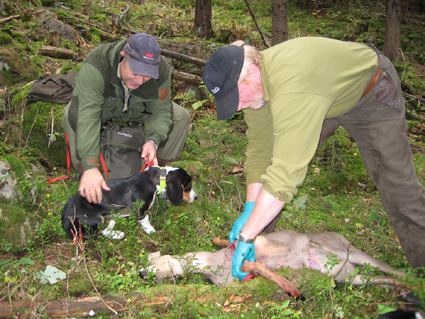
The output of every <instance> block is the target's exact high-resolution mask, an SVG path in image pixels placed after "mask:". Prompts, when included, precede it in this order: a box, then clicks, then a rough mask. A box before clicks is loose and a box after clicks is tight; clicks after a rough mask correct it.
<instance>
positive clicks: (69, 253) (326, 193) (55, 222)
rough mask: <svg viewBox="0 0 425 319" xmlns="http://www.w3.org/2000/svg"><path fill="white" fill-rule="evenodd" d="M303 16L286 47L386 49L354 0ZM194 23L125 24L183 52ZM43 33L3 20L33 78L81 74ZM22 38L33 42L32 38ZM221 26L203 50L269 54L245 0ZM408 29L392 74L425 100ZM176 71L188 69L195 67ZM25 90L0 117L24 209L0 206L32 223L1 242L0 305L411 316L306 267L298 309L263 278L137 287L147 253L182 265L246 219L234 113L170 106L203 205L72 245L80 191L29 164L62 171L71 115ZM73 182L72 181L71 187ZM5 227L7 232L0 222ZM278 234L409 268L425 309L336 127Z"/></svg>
mask: <svg viewBox="0 0 425 319" xmlns="http://www.w3.org/2000/svg"><path fill="white" fill-rule="evenodd" d="M32 5H35V4H31V3H27V2H25V3H19V6H21V7H23V8H27V9H29V8H31V6H32ZM127 5H128V3H126V2H118V3H112V2H110V1H106V2H105V1H102V2H99V1H94V2H88V3H86V2H85V1H65V2H64V3H63V4H61V5H60V9H57V16H58V18H59V19H64V20H65V19H66V21H68V23H69V24H70V25H74V26H80V27H81V25H80V23H83V22H84V23H85V21H82V20H81V19H80V18H77V17H76V16H75V15H74V14H73V13H72V12H82V11H83V10H86V9H87V8H86V6H87V7H88V11H87V12H89V13H87V14H90V20H91V22H92V23H94V24H96V25H97V26H99V27H100V26H101V27H103V28H108V27H109V25H108V21H109V19H110V17H111V16H112V15H113V14H119V13H120V12H122V11H123V9H125V8H127ZM63 6H65V7H63ZM300 6H301V3H297V2H294V3H290V4H289V14H288V27H289V35H290V38H292V37H299V36H324V37H332V38H336V39H341V40H347V41H356V42H363V43H374V44H375V45H377V47H378V48H382V46H383V35H384V31H385V17H384V16H383V12H384V11H385V10H384V8H383V6H382V4H381V2H379V1H373V2H370V3H368V4H367V6H365V5H364V4H363V3H361V2H359V1H354V3H353V4H352V5H350V6H344V5H338V6H336V5H335V6H332V7H328V8H325V7H322V8H320V7H317V8H315V9H314V10H313V11H306V10H302V9H300ZM85 8H86V9H85ZM69 10H71V11H69ZM252 10H253V11H254V13H255V14H256V15H257V17H258V24H259V26H260V29H261V30H262V31H263V32H264V33H265V34H269V33H270V31H271V19H270V17H271V10H270V6H269V4H268V3H267V5H265V4H264V3H263V2H255V1H254V2H253V3H252ZM23 18H24V17H23ZM193 18H194V3H193V1H187V0H183V1H176V0H172V1H157V2H144V3H143V4H140V3H137V4H136V3H132V9H131V10H130V11H129V15H128V16H127V18H126V19H124V26H123V27H128V26H129V25H130V24H131V27H132V29H134V30H139V31H145V32H149V33H151V34H153V35H155V36H156V37H158V38H161V39H167V38H168V39H171V40H175V41H177V42H178V41H182V42H183V41H188V39H189V40H190V39H192V38H193V36H192V35H191V34H190V28H191V21H192V20H193ZM409 18H415V16H410V17H409ZM416 18H417V17H416ZM366 22H367V23H366ZM37 23H38V20H36V19H33V18H32V16H31V15H25V19H23V21H22V25H19V23H17V22H16V21H15V20H12V21H9V22H7V23H3V24H2V32H1V33H0V34H3V33H6V34H10V35H13V36H14V37H11V36H9V37H6V36H2V37H1V39H3V40H2V45H4V47H9V46H12V45H13V44H14V45H15V47H18V49H16V52H18V53H19V54H20V55H23V54H24V52H27V53H28V57H26V59H27V62H28V63H30V62H32V64H29V65H30V67H29V70H31V71H33V66H34V65H35V66H36V67H37V68H38V70H37V71H35V72H34V73H33V74H34V75H33V77H34V78H33V79H32V80H35V77H37V76H38V75H40V74H44V72H47V71H50V72H51V71H56V70H57V69H58V68H61V71H64V70H68V69H78V67H79V63H80V61H65V63H64V62H63V61H61V60H59V59H51V58H46V57H41V56H40V55H38V54H37V50H38V49H39V48H40V47H41V43H44V42H43V41H44V38H43V36H44V35H39V34H36V32H35V30H36V24H37ZM20 27H26V28H28V29H31V31H28V32H27V31H25V32H24V30H25V29H20ZM213 27H214V30H215V33H216V38H213V39H210V40H208V41H203V42H202V44H199V45H200V46H204V45H205V46H207V45H208V46H209V45H211V46H212V47H218V46H220V45H223V43H222V42H223V41H224V42H226V41H227V42H228V41H231V40H236V38H245V39H247V41H249V42H250V43H251V44H253V45H256V46H258V47H259V48H260V49H262V48H263V43H262V40H261V37H260V35H259V32H258V30H257V29H256V27H255V25H254V23H253V21H252V19H251V18H250V16H249V14H248V13H247V9H246V5H245V3H244V2H243V1H239V0H238V1H230V2H229V1H221V0H220V1H216V2H213ZM82 28H83V27H82ZM402 28H403V30H405V32H404V33H403V39H402V43H403V48H402V49H403V51H404V54H405V55H404V57H403V56H402V57H400V58H399V60H397V61H396V66H397V69H398V70H399V72H400V74H401V75H404V77H403V84H404V85H405V86H406V88H408V89H409V92H408V93H409V94H411V95H416V96H421V95H423V94H424V89H425V88H424V84H423V83H424V81H423V74H422V75H421V74H419V75H418V74H416V72H417V71H418V67H419V65H418V64H417V63H418V61H419V62H420V61H422V60H421V52H423V51H424V50H423V49H424V48H425V42H424V41H423V37H420V35H422V33H423V31H424V30H423V28H419V27H417V25H415V27H412V25H409V24H407V25H404V26H403V27H402ZM226 30H231V31H232V32H231V35H230V36H229V37H228V38H226V39H224V38H223V35H226V34H228V33H226V32H225V31H226ZM221 31H223V32H221ZM84 32H87V33H88V34H85V35H84V37H85V39H86V41H89V40H88V38H90V39H91V41H90V45H93V46H95V45H98V44H100V43H103V42H107V41H111V39H105V38H103V37H102V32H101V31H100V29H99V28H95V27H91V28H89V29H87V30H85V31H84ZM37 39H39V40H40V39H41V40H40V41H38V40H37ZM24 40H25V41H24ZM193 41H196V40H193ZM219 42H220V43H219ZM33 44H34V45H33ZM64 46H66V47H69V48H72V49H77V48H76V46H75V44H71V43H68V42H66V43H64ZM171 62H172V61H171ZM421 63H423V62H421ZM170 64H173V65H177V63H170ZM179 65H180V67H181V68H182V69H184V68H186V67H187V65H184V64H179ZM0 72H1V73H0V78H2V79H6V80H7V81H11V82H12V77H11V76H10V74H8V75H7V76H4V75H5V72H6V71H4V70H3V69H1V70H0ZM26 80H27V79H25V81H21V80H19V81H20V82H18V84H16V85H13V84H12V83H11V82H8V83H10V85H11V88H9V89H8V90H7V91H5V92H4V93H3V99H4V100H5V106H4V107H3V109H2V108H1V107H0V116H1V120H5V121H7V125H5V126H2V127H1V128H0V131H1V135H0V136H1V139H0V160H2V161H7V162H8V163H10V164H11V166H12V172H13V173H12V174H14V175H16V176H18V183H17V184H16V186H14V187H15V188H16V189H19V191H20V195H19V198H18V200H17V201H15V202H13V203H12V204H11V203H10V202H7V203H0V214H4V212H5V211H6V210H10V211H12V213H13V215H14V216H15V217H16V218H18V217H19V218H22V220H23V222H22V223H26V222H27V219H26V217H27V216H30V217H31V223H32V222H33V224H31V225H32V227H33V228H31V231H30V232H31V234H32V235H33V236H32V237H31V238H29V239H28V242H27V244H25V245H21V244H20V243H18V242H17V241H16V242H14V241H13V238H9V237H7V236H2V238H1V239H0V251H1V256H0V282H1V285H0V300H2V301H15V300H21V299H31V300H32V301H33V303H34V304H37V302H43V301H47V300H55V299H64V300H71V299H75V298H84V297H88V296H106V295H123V296H125V298H126V299H127V300H128V303H129V305H128V308H127V309H126V312H125V314H124V315H123V317H127V318H141V317H149V318H163V317H168V318H175V317H182V318H204V317H205V318H234V317H243V318H376V317H377V316H378V314H379V313H381V312H384V311H387V310H388V309H395V308H397V307H399V306H401V307H408V306H411V305H410V304H400V302H399V300H398V298H397V297H398V294H399V291H397V290H396V289H395V288H394V287H389V288H382V287H378V286H374V285H365V286H360V287H353V286H351V285H350V284H348V283H346V284H335V282H334V281H333V279H332V278H330V277H328V276H326V275H324V274H321V273H319V272H317V271H314V270H311V269H301V270H292V269H286V268H285V269H282V270H280V271H279V274H281V275H282V276H284V277H286V278H287V279H289V280H290V281H292V282H293V283H294V284H295V285H296V286H297V287H298V288H299V289H300V290H301V292H302V293H303V295H304V296H305V297H306V301H304V302H302V301H296V300H292V299H289V298H288V296H287V295H286V294H285V293H284V292H283V291H282V290H281V289H280V288H279V287H277V286H275V284H274V283H271V282H269V281H267V280H266V279H264V278H257V279H255V280H252V281H248V282H246V283H240V282H235V283H233V284H231V285H228V286H225V287H215V286H213V285H211V284H210V283H209V282H208V281H207V280H206V279H205V278H204V277H203V276H202V275H200V274H197V275H193V274H189V273H185V275H183V276H181V277H179V278H176V279H175V280H173V281H170V282H165V283H162V284H157V283H155V281H154V279H153V278H149V279H148V280H142V279H140V278H139V277H138V272H139V270H140V268H142V267H146V266H147V265H148V255H149V254H150V253H152V252H156V251H160V252H161V254H171V255H177V254H184V253H187V252H190V251H199V250H207V251H214V250H216V249H218V248H217V247H215V246H214V245H213V244H212V242H211V239H212V238H213V237H215V236H218V237H220V238H227V236H228V233H229V231H230V229H231V227H232V224H233V222H234V221H235V220H236V219H237V218H238V217H239V215H240V214H241V210H242V209H243V205H244V202H245V178H244V175H243V173H241V172H240V170H241V169H242V168H243V163H244V160H245V150H246V144H247V140H246V137H245V133H246V130H247V127H246V124H245V122H244V120H243V115H242V114H240V113H238V114H237V115H236V116H235V117H234V118H233V119H232V120H230V121H226V122H220V121H218V120H217V119H216V115H215V112H214V108H213V107H212V105H213V103H212V98H211V96H210V95H206V96H204V97H203V99H202V100H197V99H196V98H195V97H194V95H193V94H191V95H189V94H186V93H183V92H173V93H175V96H176V97H177V98H176V102H178V103H180V104H182V105H184V106H185V107H186V108H187V109H188V110H189V111H190V112H191V115H192V119H193V123H194V130H193V131H191V132H190V133H189V136H188V138H187V141H186V144H185V148H184V151H183V153H182V156H181V160H180V161H179V162H177V163H174V164H173V165H176V166H181V167H183V168H185V169H186V170H188V171H189V172H190V174H191V175H192V177H193V179H194V181H193V185H194V189H195V190H196V192H197V194H198V196H199V199H198V200H197V201H195V202H194V203H193V204H191V205H189V204H187V203H184V204H182V205H181V206H179V207H174V206H171V205H170V204H169V203H168V202H167V201H165V200H157V201H156V203H155V205H154V206H153V207H152V209H151V210H150V212H149V215H150V217H151V223H152V225H153V227H154V228H155V229H156V232H155V233H154V234H151V235H147V234H145V233H144V232H143V231H142V230H141V228H140V227H139V224H138V223H137V221H136V220H135V218H122V217H116V218H115V220H116V222H117V226H116V230H120V231H123V232H124V233H125V234H126V237H125V239H123V240H122V241H114V240H111V239H108V238H104V237H101V236H99V237H98V238H96V239H92V240H89V241H86V242H84V243H80V245H78V244H77V245H75V244H72V243H71V241H69V240H68V239H67V237H66V234H65V232H64V231H63V230H62V225H61V211H62V208H63V206H64V205H65V203H66V201H67V200H68V198H69V197H70V196H71V195H72V194H74V193H75V192H77V190H78V182H76V181H75V179H69V180H66V181H65V180H60V181H58V182H56V183H53V184H49V183H46V182H45V180H46V178H47V175H46V172H44V173H42V174H35V173H33V171H34V169H33V166H34V165H35V164H36V162H38V163H42V164H43V166H44V169H45V170H46V171H47V173H48V174H49V176H48V177H52V176H51V175H53V176H55V177H56V176H60V175H62V174H63V173H65V174H66V167H65V164H64V161H65V157H66V152H65V143H64V137H63V135H62V132H61V128H60V124H59V122H60V117H61V110H62V108H63V106H60V105H55V106H54V107H53V106H52V105H51V104H49V103H43V102H39V103H36V104H33V105H32V106H31V107H26V106H25V97H26V95H27V93H28V90H29V86H26V84H27V82H26ZM24 82H25V83H24ZM175 84H178V83H175ZM201 89H202V87H201ZM419 101H420V100H419V99H414V98H412V99H411V101H410V102H409V103H410V104H409V107H410V108H411V109H412V110H414V111H415V112H418V113H419V112H422V111H423V103H422V104H421V103H420V102H419ZM412 127H413V126H412ZM52 136H53V137H54V138H56V140H53V137H52ZM410 140H411V144H412V147H413V146H414V147H413V150H414V160H415V166H416V168H417V172H418V175H419V177H420V181H421V182H422V183H423V184H425V171H424V167H425V157H424V148H425V146H424V143H423V139H422V138H421V137H420V136H418V135H415V134H411V136H410ZM49 141H50V142H49ZM235 168H237V170H235ZM25 172H28V173H29V174H25ZM73 174H74V172H73V171H71V176H72V175H73ZM4 183H5V179H1V180H0V186H2V185H3V184H4ZM11 206H12V208H13V210H12V208H11ZM0 227H3V228H2V229H4V227H8V226H5V224H4V222H3V221H0ZM277 228H278V229H293V230H297V231H300V232H319V231H334V232H337V233H340V234H342V235H344V236H345V237H346V238H347V239H348V240H349V241H350V242H352V243H353V245H354V246H356V247H357V248H359V249H361V250H362V251H364V252H366V253H368V254H370V255H372V256H373V257H375V258H377V259H379V260H381V261H383V262H385V263H388V264H389V265H391V266H393V267H395V268H397V269H401V270H404V271H406V272H407V273H408V275H409V276H408V277H407V278H406V279H403V281H404V282H405V283H406V284H407V285H408V286H410V287H411V289H412V290H413V291H414V292H416V293H417V294H418V295H419V296H420V297H422V298H423V299H424V298H425V294H424V291H425V289H424V285H425V280H424V278H420V277H418V274H417V273H416V270H415V269H413V268H412V267H411V265H410V263H409V262H408V261H407V259H406V257H405V255H404V253H403V250H402V249H401V247H400V244H399V242H398V237H397V235H396V233H395V231H394V229H393V227H392V225H391V221H390V220H389V218H388V216H387V215H386V213H385V210H384V208H383V205H382V202H381V200H380V197H379V194H378V193H377V190H376V187H375V186H374V184H373V182H372V181H371V179H370V177H369V176H368V174H367V173H366V171H365V169H364V167H363V164H362V161H361V155H360V153H359V151H358V149H357V146H356V144H355V143H354V141H353V140H352V139H351V138H350V137H349V135H348V134H347V132H346V131H345V130H343V129H342V128H341V129H338V130H337V132H336V133H335V134H334V135H333V136H332V137H331V138H330V139H329V140H328V141H327V142H326V143H325V144H324V145H323V146H322V147H321V148H320V149H319V150H318V151H317V153H316V155H315V157H314V158H313V160H312V162H311V165H310V166H309V170H308V174H307V177H306V179H305V181H304V183H303V185H301V187H300V188H299V191H298V193H297V194H296V196H295V198H294V200H293V201H292V202H291V203H288V204H287V205H285V208H284V210H283V211H282V217H281V219H280V221H279V223H278V225H277ZM4 232H5V233H6V232H7V228H6V230H5V231H4ZM19 240H20V239H19ZM333 263H335V260H332V258H331V259H330V260H329V267H332V264H333ZM47 266H54V267H56V268H57V269H59V270H61V271H62V272H64V274H65V277H66V279H61V280H58V281H57V282H56V283H54V284H52V283H49V282H47V283H44V282H42V280H40V278H42V276H41V275H40V273H44V272H45V270H46V268H47ZM356 271H357V272H358V273H359V274H362V275H363V276H364V277H365V278H371V277H373V276H375V275H377V272H376V270H375V269H372V268H371V267H368V266H365V267H362V268H359V269H358V270H356ZM137 294H141V295H142V296H143V298H145V301H144V304H140V303H138V301H137V298H135V295H137ZM420 307H422V308H423V307H424V305H422V306H419V308H420ZM36 312H37V309H31V310H28V316H31V315H32V316H33V317H35V316H39V317H43V315H42V314H36ZM110 313H112V312H110ZM108 316H109V315H104V314H103V315H99V317H108Z"/></svg>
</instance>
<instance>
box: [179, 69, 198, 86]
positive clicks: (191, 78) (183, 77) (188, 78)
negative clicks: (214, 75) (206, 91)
mask: <svg viewBox="0 0 425 319" xmlns="http://www.w3.org/2000/svg"><path fill="white" fill-rule="evenodd" d="M172 76H173V79H176V80H180V81H185V82H189V83H195V84H199V83H201V81H202V78H201V77H200V76H199V75H194V74H190V73H186V72H179V71H174V70H173V71H172Z"/></svg>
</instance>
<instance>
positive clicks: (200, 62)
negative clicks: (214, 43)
mask: <svg viewBox="0 0 425 319" xmlns="http://www.w3.org/2000/svg"><path fill="white" fill-rule="evenodd" d="M161 54H162V55H163V56H166V57H169V58H172V59H176V60H179V61H183V62H189V63H193V64H197V65H201V66H205V64H206V63H207V61H206V60H204V59H199V58H195V57H193V56H190V55H186V54H181V53H177V52H174V51H170V50H167V49H161Z"/></svg>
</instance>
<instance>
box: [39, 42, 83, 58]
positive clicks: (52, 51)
mask: <svg viewBox="0 0 425 319" xmlns="http://www.w3.org/2000/svg"><path fill="white" fill-rule="evenodd" d="M41 54H42V55H47V56H50V57H52V58H59V59H75V58H76V54H75V53H74V51H72V50H69V49H64V48H58V47H51V46H47V45H42V46H41Z"/></svg>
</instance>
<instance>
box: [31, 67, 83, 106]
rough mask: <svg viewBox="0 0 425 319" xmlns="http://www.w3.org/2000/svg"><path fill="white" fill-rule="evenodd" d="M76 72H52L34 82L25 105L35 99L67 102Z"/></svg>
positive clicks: (35, 100) (69, 98)
mask: <svg viewBox="0 0 425 319" xmlns="http://www.w3.org/2000/svg"><path fill="white" fill-rule="evenodd" d="M77 75H78V72H76V71H69V72H68V73H67V74H52V75H49V76H48V77H46V78H44V79H40V80H37V81H35V82H34V84H33V86H32V87H31V88H30V90H29V92H28V96H27V105H29V104H31V103H34V102H37V101H47V102H52V103H68V102H69V101H70V100H71V98H72V85H73V84H74V81H75V78H76V77H77Z"/></svg>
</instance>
